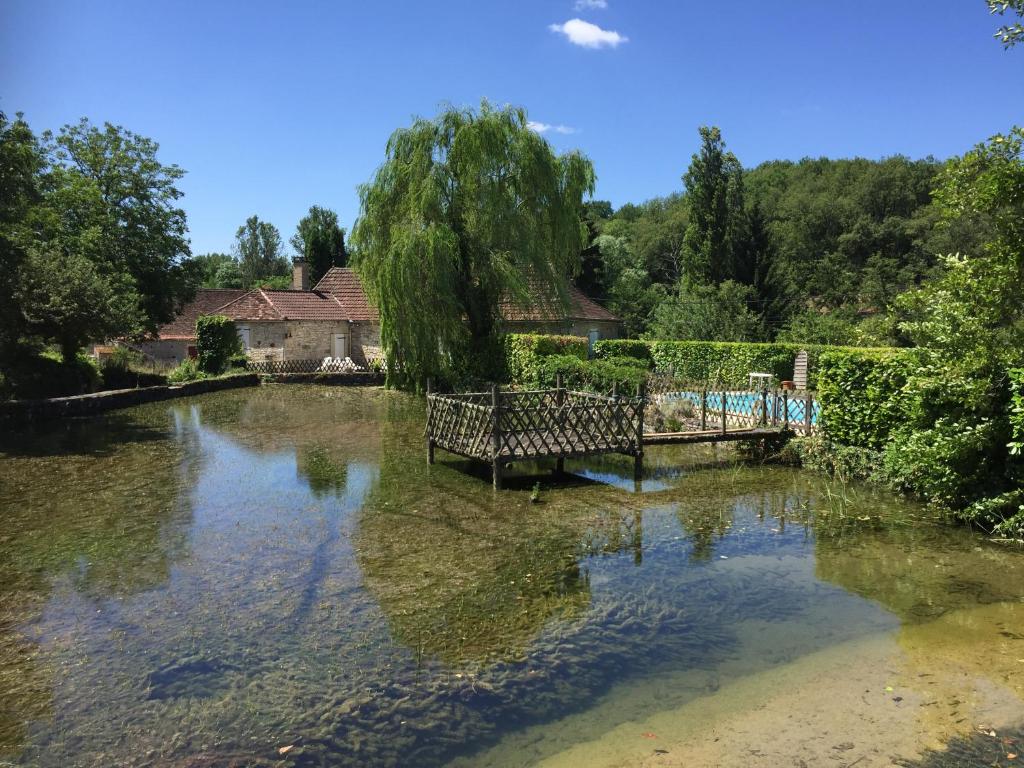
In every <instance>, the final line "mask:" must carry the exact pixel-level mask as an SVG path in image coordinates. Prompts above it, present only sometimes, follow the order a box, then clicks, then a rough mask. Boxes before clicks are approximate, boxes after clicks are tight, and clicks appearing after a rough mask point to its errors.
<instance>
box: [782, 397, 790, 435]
mask: <svg viewBox="0 0 1024 768" xmlns="http://www.w3.org/2000/svg"><path fill="white" fill-rule="evenodd" d="M782 428H783V429H784V430H786V431H787V432H788V431H789V390H788V389H784V390H782Z"/></svg>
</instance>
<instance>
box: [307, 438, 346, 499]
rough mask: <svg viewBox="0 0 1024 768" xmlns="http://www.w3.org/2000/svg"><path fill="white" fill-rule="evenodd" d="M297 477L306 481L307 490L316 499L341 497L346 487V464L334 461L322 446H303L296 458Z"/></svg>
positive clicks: (327, 450) (328, 451)
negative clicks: (332, 496)
mask: <svg viewBox="0 0 1024 768" xmlns="http://www.w3.org/2000/svg"><path fill="white" fill-rule="evenodd" d="M296 462H297V465H298V472H299V476H300V477H303V478H305V479H306V482H307V483H309V489H310V490H311V491H312V492H313V494H314V495H315V496H317V497H318V498H322V497H323V496H327V495H331V494H334V495H339V496H340V495H341V494H343V493H344V492H345V488H346V486H347V485H348V464H347V463H346V462H345V461H344V460H343V459H342V460H340V461H339V460H336V458H335V457H334V456H333V455H332V452H331V451H330V450H329V449H328V448H326V447H324V446H322V445H304V446H301V447H300V448H299V449H298V456H297V457H296Z"/></svg>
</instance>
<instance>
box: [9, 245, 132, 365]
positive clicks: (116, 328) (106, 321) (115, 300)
mask: <svg viewBox="0 0 1024 768" xmlns="http://www.w3.org/2000/svg"><path fill="white" fill-rule="evenodd" d="M118 278H120V279H118ZM14 300H15V302H16V303H17V304H18V305H19V306H20V307H21V308H22V320H23V323H24V331H25V333H27V334H31V335H33V336H37V337H39V338H41V339H46V340H51V341H54V342H56V343H57V344H58V345H59V347H60V349H61V351H62V353H63V355H64V360H65V361H66V362H68V363H70V362H71V361H73V360H74V359H75V355H76V354H77V353H78V350H79V349H81V347H82V346H83V345H85V344H86V343H87V342H89V341H91V340H95V339H105V338H109V337H112V336H115V335H117V334H119V333H120V332H123V331H124V330H125V329H126V328H131V327H134V324H135V321H136V308H137V307H138V295H137V294H136V293H135V291H134V290H133V289H132V286H131V284H130V283H129V282H128V281H127V279H126V278H125V276H124V275H120V276H117V277H114V276H111V277H109V278H105V277H104V275H103V274H102V273H101V271H100V267H98V266H97V265H96V264H95V263H94V262H92V261H90V260H89V259H88V258H86V257H85V256H82V255H81V254H78V253H74V252H72V253H65V254H61V253H59V252H58V251H56V250H42V251H38V250H35V247H34V246H33V247H32V248H30V250H29V251H28V253H27V257H26V258H25V260H24V262H23V263H22V265H21V270H20V274H19V280H18V284H17V287H16V288H15V293H14Z"/></svg>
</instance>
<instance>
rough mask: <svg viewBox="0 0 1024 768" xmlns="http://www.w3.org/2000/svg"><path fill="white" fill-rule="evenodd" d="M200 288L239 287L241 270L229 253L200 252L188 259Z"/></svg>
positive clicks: (240, 284) (240, 285)
mask: <svg viewBox="0 0 1024 768" xmlns="http://www.w3.org/2000/svg"><path fill="white" fill-rule="evenodd" d="M188 266H189V267H190V268H191V269H192V271H193V273H194V279H195V282H196V283H197V284H198V285H199V287H201V288H241V287H242V272H241V270H240V269H239V267H238V261H237V260H236V259H235V257H234V256H232V255H231V254H230V253H201V254H199V255H198V256H193V257H192V258H191V259H189V261H188Z"/></svg>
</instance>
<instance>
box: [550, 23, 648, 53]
mask: <svg viewBox="0 0 1024 768" xmlns="http://www.w3.org/2000/svg"><path fill="white" fill-rule="evenodd" d="M548 29H550V30H551V31H552V32H561V33H562V34H563V35H565V37H566V38H567V39H568V40H569V42H570V43H572V44H573V45H581V46H583V47H584V48H604V47H605V46H608V47H610V48H615V47H616V46H618V45H619V44H620V43H625V42H627V41H628V40H629V38H628V37H626V36H625V35H620V34H619V33H618V32H614V31H612V30H610V29H601V28H600V27H599V26H597V24H591V23H590V22H589V21H584V20H583V19H569V20H568V21H567V22H565V24H552V25H551V26H549V27H548Z"/></svg>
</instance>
